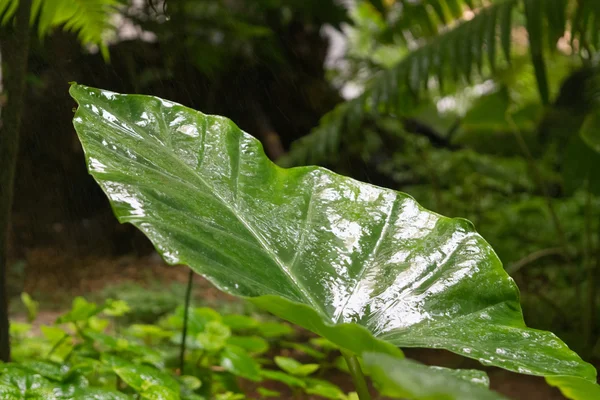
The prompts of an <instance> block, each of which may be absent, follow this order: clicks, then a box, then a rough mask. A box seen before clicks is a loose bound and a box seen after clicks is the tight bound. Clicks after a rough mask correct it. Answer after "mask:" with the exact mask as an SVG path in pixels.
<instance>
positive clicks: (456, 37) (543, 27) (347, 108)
mask: <svg viewBox="0 0 600 400" xmlns="http://www.w3.org/2000/svg"><path fill="white" fill-rule="evenodd" d="M418 4H421V5H423V4H426V5H428V6H429V8H428V9H429V10H430V12H431V10H433V11H432V12H435V10H436V7H438V8H441V9H442V10H444V12H445V13H446V12H447V10H451V11H452V12H453V13H452V14H450V13H448V16H454V19H453V20H452V21H450V20H449V19H448V18H447V19H446V21H447V22H448V23H452V22H453V23H454V24H455V25H454V26H453V27H451V28H449V29H445V30H443V32H442V33H440V34H438V35H434V36H432V37H431V39H430V40H428V41H427V42H426V43H425V44H423V45H421V46H420V47H418V48H417V49H415V50H414V51H412V52H410V53H409V54H408V55H407V56H406V57H404V58H403V59H402V60H401V61H400V62H399V63H398V64H397V65H395V66H394V67H393V68H390V69H387V70H381V71H379V72H378V73H377V74H376V75H375V76H374V77H373V79H372V80H371V81H370V82H368V83H367V85H366V87H365V90H364V92H363V94H362V95H361V96H360V97H358V98H356V99H353V100H352V101H350V102H348V103H343V104H341V105H338V107H336V109H334V110H333V111H331V112H330V113H328V114H327V115H325V116H324V117H323V118H322V120H321V122H320V125H319V126H318V127H317V128H315V129H314V130H313V131H312V132H311V133H310V134H309V135H307V136H305V137H303V138H302V139H300V140H298V141H297V142H295V143H294V144H293V146H292V149H291V151H290V153H289V154H288V156H287V157H286V159H284V160H283V163H284V164H286V165H291V164H304V163H317V162H322V161H323V160H327V159H332V158H335V156H336V154H337V149H338V148H339V146H340V140H341V139H342V138H343V137H348V136H350V137H351V136H353V135H356V134H357V133H358V132H357V130H359V129H360V127H361V122H362V120H363V118H364V117H365V116H366V115H373V114H374V115H378V114H379V113H392V114H396V115H402V114H403V113H406V112H407V111H408V110H411V109H412V108H413V107H414V106H415V104H417V99H418V97H419V95H420V93H421V92H422V90H423V88H427V87H428V85H429V83H430V81H431V79H432V78H434V79H435V81H437V83H438V85H439V87H440V88H442V89H443V86H444V82H446V81H452V82H471V79H472V77H473V75H474V69H475V68H477V70H478V71H479V73H480V74H481V73H482V71H483V70H484V67H487V68H488V70H489V72H488V73H490V74H492V75H493V73H494V72H495V71H496V69H497V64H498V62H499V60H500V59H501V58H504V59H505V60H506V62H508V63H510V61H511V58H512V57H513V53H512V50H511V44H512V34H513V16H514V15H515V14H516V13H517V12H518V11H522V12H523V13H524V15H525V21H526V22H525V27H524V28H525V29H526V32H527V35H528V40H529V52H530V56H531V59H532V64H533V66H534V70H535V75H536V80H537V84H538V90H539V93H540V96H541V99H542V101H543V102H544V103H548V102H549V97H550V93H549V90H548V82H547V73H546V66H545V62H544V58H545V57H546V56H547V54H548V53H549V52H553V51H556V48H557V41H558V40H559V39H560V38H562V37H568V36H570V37H571V40H572V47H573V48H574V49H576V50H578V51H582V52H584V53H587V55H588V57H590V58H591V54H593V53H595V52H597V51H598V48H599V42H600V30H599V29H598V28H599V27H600V1H597V0H579V1H578V2H576V3H573V2H570V1H569V0H495V1H494V2H493V3H492V4H491V5H488V6H485V7H479V8H477V7H478V6H480V5H481V2H479V1H478V0H428V1H422V2H419V3H418ZM466 9H471V10H473V13H474V15H472V18H471V19H468V20H466V19H463V20H461V21H460V22H458V21H457V19H456V17H455V16H456V15H458V14H459V13H461V15H462V12H464V10H466ZM461 10H462V11H461ZM441 18H442V17H440V21H441ZM444 18H446V14H444ZM438 22H439V21H438ZM412 24H413V25H414V24H415V23H414V22H413V23H412ZM413 25H409V28H408V29H414V28H411V27H412V26H413ZM438 26H439V25H438ZM438 29H440V31H441V30H442V29H441V28H438ZM575 42H578V43H577V44H578V45H576V43H575ZM500 53H502V54H503V57H501V55H500ZM351 120H352V122H350V121H351ZM357 122H358V123H357ZM340 129H342V131H340ZM342 132H343V134H344V136H343V137H342Z"/></svg>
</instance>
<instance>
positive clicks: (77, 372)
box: [0, 294, 478, 400]
mask: <svg viewBox="0 0 600 400" xmlns="http://www.w3.org/2000/svg"><path fill="white" fill-rule="evenodd" d="M22 300H23V302H24V303H25V306H26V307H27V310H28V316H29V323H18V322H13V323H12V324H11V329H12V332H11V336H12V338H13V361H14V362H13V363H10V364H3V365H1V366H0V393H1V394H2V395H3V397H2V398H3V399H4V398H5V399H20V398H27V399H33V398H39V399H92V398H93V399H128V398H145V399H190V400H198V399H213V398H215V399H223V400H225V399H231V400H233V399H243V398H246V397H245V396H244V395H243V394H242V388H241V387H240V384H241V385H242V387H245V388H247V389H248V390H250V391H251V392H252V393H253V395H254V397H257V398H280V397H281V396H284V397H285V396H288V395H293V396H295V397H296V398H306V396H309V395H320V396H321V397H325V398H331V399H353V398H354V396H355V395H354V394H352V393H349V394H346V393H344V392H343V391H342V389H340V388H339V387H338V386H336V385H334V384H332V383H330V382H328V381H325V380H322V379H320V378H319V376H320V375H322V374H323V373H326V372H327V371H328V370H331V369H334V368H338V367H337V366H338V365H340V363H339V362H338V361H337V360H336V359H335V353H337V352H338V350H339V349H338V348H337V347H336V346H335V345H334V344H332V343H329V342H327V341H324V340H319V339H313V340H310V341H307V342H306V343H292V342H289V341H288V340H291V339H292V338H293V333H294V331H293V330H292V328H291V327H290V326H289V325H287V324H283V323H280V322H277V321H275V320H265V319H264V318H262V319H256V318H253V317H252V316H248V315H241V314H227V315H221V314H220V313H219V312H217V311H216V310H215V309H212V308H208V307H190V308H189V310H188V313H187V315H186V316H185V317H184V309H183V307H179V308H178V309H177V310H175V311H174V312H172V313H170V314H168V315H165V316H163V317H162V318H160V319H159V320H158V321H156V322H155V323H153V324H144V323H127V322H126V321H128V318H127V316H128V315H129V314H134V313H135V310H134V309H132V308H130V307H129V305H128V304H127V303H126V302H124V301H121V300H111V299H108V300H106V301H105V302H104V303H102V304H97V303H91V302H88V301H86V300H85V299H84V298H83V297H77V298H75V299H74V300H73V305H72V307H71V309H70V310H69V311H67V312H66V313H64V314H63V315H61V316H59V317H58V318H57V319H56V322H55V324H54V325H42V326H41V327H40V329H41V337H40V336H39V335H32V334H31V329H32V324H31V323H33V322H35V319H36V314H37V308H38V306H39V305H38V304H37V302H35V301H34V300H32V299H31V298H30V297H29V296H28V295H27V294H23V296H22ZM184 319H187V322H184ZM184 324H185V325H186V326H187V329H186V330H185V331H186V344H187V346H186V347H185V351H184V353H182V346H181V344H182V340H183V339H182V329H183V326H184ZM290 346H292V347H293V348H294V349H296V350H297V351H296V354H303V355H304V358H305V359H306V360H312V362H310V363H301V362H299V361H297V360H295V359H293V358H290V357H284V356H281V355H279V356H274V355H273V354H275V353H273V351H272V349H274V348H288V347H290ZM182 354H183V357H181V355H182ZM475 376H476V377H478V375H475ZM277 388H279V389H280V390H281V388H283V389H284V392H283V393H282V392H281V391H278V390H275V389H277Z"/></svg>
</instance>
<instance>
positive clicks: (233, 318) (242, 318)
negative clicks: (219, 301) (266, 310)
mask: <svg viewBox="0 0 600 400" xmlns="http://www.w3.org/2000/svg"><path fill="white" fill-rule="evenodd" d="M223 323H224V324H225V325H227V326H228V327H229V328H230V329H231V330H232V331H234V332H239V331H244V330H249V329H253V328H256V327H257V326H258V325H259V323H258V321H257V320H255V319H254V318H252V317H248V316H247V315H237V314H232V315H225V316H223Z"/></svg>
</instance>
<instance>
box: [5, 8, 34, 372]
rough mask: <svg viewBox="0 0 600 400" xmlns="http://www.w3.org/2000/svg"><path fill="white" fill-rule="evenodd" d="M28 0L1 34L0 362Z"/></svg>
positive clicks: (26, 49)
mask: <svg viewBox="0 0 600 400" xmlns="http://www.w3.org/2000/svg"><path fill="white" fill-rule="evenodd" d="M30 14H31V0H20V4H19V8H18V9H17V13H16V16H15V21H14V25H12V26H9V27H7V28H6V29H4V30H3V32H2V39H1V40H0V41H1V45H2V53H3V55H4V60H5V63H4V66H5V67H6V69H7V71H6V72H7V73H5V74H4V76H5V77H6V78H7V79H6V83H5V85H4V88H5V89H6V92H7V95H8V100H7V102H6V107H5V109H4V110H3V113H2V125H1V126H0V360H2V361H5V362H6V361H10V336H9V322H8V295H7V290H6V289H7V284H6V277H7V270H8V265H7V262H8V236H9V230H10V215H11V211H12V204H13V188H14V180H15V168H16V163H17V155H18V153H19V129H20V128H21V114H22V111H23V103H24V100H25V87H26V85H25V79H26V77H27V58H28V54H29V16H30Z"/></svg>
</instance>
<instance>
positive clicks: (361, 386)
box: [342, 350, 371, 400]
mask: <svg viewBox="0 0 600 400" xmlns="http://www.w3.org/2000/svg"><path fill="white" fill-rule="evenodd" d="M342 355H343V356H344V359H345V360H346V364H348V369H349V370H350V376H351V377H352V382H353V383H354V388H355V389H356V393H357V394H358V398H359V399H360V400H371V393H369V388H368V386H367V381H366V379H365V375H364V374H363V371H362V369H361V368H360V363H359V362H358V358H357V357H356V356H355V355H354V354H352V353H351V352H349V351H347V350H342Z"/></svg>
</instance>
